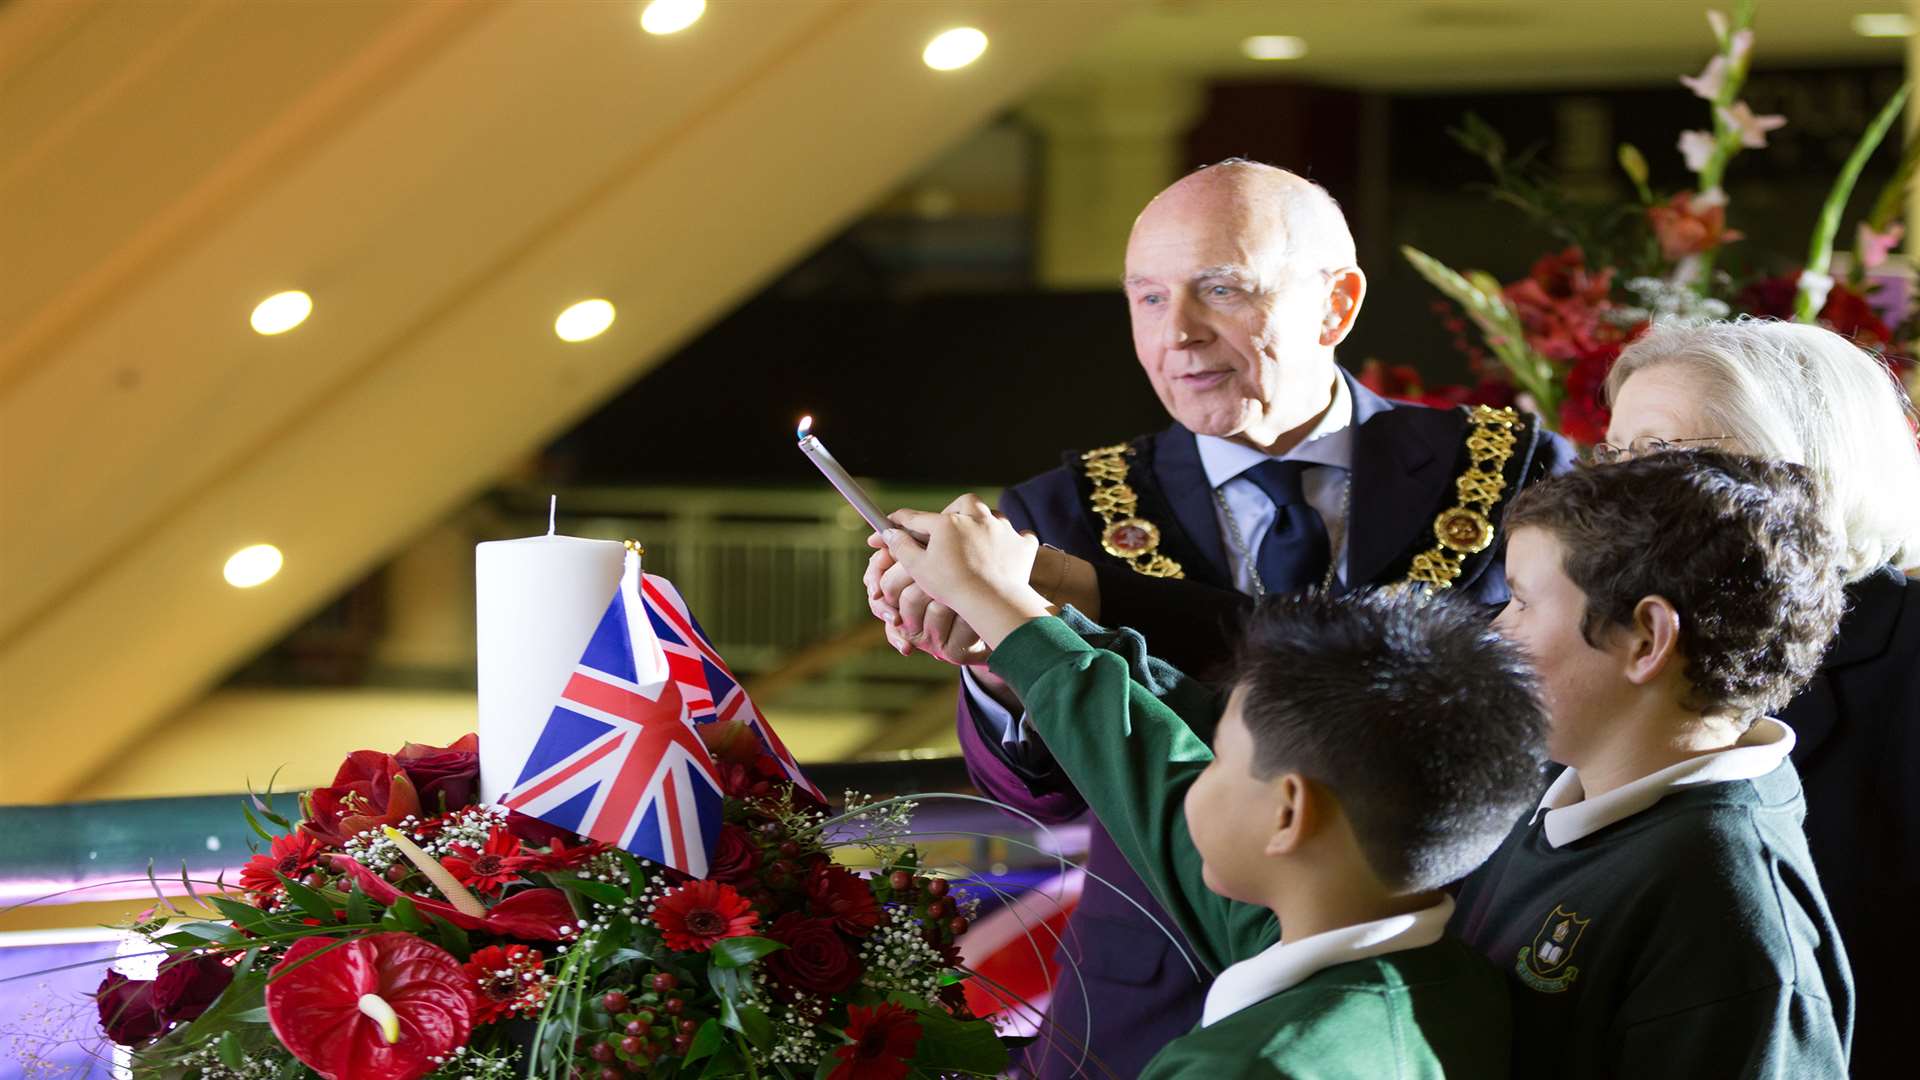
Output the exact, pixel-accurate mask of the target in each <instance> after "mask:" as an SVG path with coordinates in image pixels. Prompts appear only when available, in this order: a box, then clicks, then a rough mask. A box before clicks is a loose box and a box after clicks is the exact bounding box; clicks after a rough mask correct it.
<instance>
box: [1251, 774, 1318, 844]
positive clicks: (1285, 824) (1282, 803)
mask: <svg viewBox="0 0 1920 1080" xmlns="http://www.w3.org/2000/svg"><path fill="white" fill-rule="evenodd" d="M1269 790H1271V791H1272V792H1273V801H1274V811H1273V830H1272V831H1271V832H1270V833H1268V835H1267V847H1266V851H1265V852H1264V853H1263V854H1267V855H1290V854H1292V853H1293V852H1295V851H1297V850H1299V848H1300V845H1301V844H1303V843H1305V842H1306V840H1307V837H1308V836H1310V835H1312V832H1313V830H1314V829H1315V828H1317V827H1318V826H1319V818H1320V809H1321V808H1320V805H1319V803H1318V801H1317V799H1316V798H1315V795H1314V792H1313V785H1311V784H1309V783H1307V779H1306V777H1304V776H1301V775H1300V774H1299V773H1292V772H1290V773H1282V774H1280V775H1279V776H1276V777H1274V778H1273V780H1272V781H1271V782H1270V783H1269Z"/></svg>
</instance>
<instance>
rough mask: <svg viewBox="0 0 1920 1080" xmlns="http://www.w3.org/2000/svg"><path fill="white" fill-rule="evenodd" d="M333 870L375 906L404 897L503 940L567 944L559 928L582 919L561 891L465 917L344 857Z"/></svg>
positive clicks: (524, 896)
mask: <svg viewBox="0 0 1920 1080" xmlns="http://www.w3.org/2000/svg"><path fill="white" fill-rule="evenodd" d="M333 868H334V869H335V870H339V871H340V872H342V873H344V874H346V875H347V876H348V877H351V878H352V879H353V881H354V884H356V885H358V886H360V891H361V892H363V893H366V894H367V897H368V898H369V899H371V900H372V901H373V902H374V903H376V904H385V905H388V906H391V905H392V904H393V901H394V898H396V897H400V896H405V897H406V898H407V899H408V900H411V901H413V906H414V907H416V908H419V909H420V910H421V911H423V912H425V913H426V914H428V915H432V916H433V917H434V918H436V919H445V920H447V921H448V922H450V923H452V924H453V925H455V926H457V927H459V928H460V929H462V930H485V931H486V932H488V933H490V934H498V935H500V936H501V937H514V938H526V939H527V940H529V941H565V940H566V939H567V938H568V937H570V936H571V934H570V933H567V932H563V931H562V930H561V929H560V928H561V927H563V926H565V927H568V928H569V929H571V927H572V926H573V925H574V924H576V923H578V922H579V921H580V920H579V919H578V918H576V917H575V916H574V914H573V905H572V904H570V903H568V902H567V894H566V893H563V892H561V891H560V890H559V889H527V890H525V891H523V892H517V893H515V894H513V895H512V896H509V897H507V898H506V899H505V900H502V901H500V902H499V903H497V904H495V905H493V906H492V907H490V908H488V909H487V914H486V917H485V918H478V919H477V918H474V917H473V916H471V915H467V914H464V913H463V912H461V911H460V910H459V909H458V908H456V907H454V906H453V905H452V904H449V903H447V902H446V901H445V900H435V899H433V898H432V897H428V896H420V895H418V894H416V893H403V892H401V891H400V890H399V889H396V888H394V887H393V883H392V882H389V881H388V880H387V879H386V878H383V877H381V876H380V875H378V874H376V873H374V872H373V871H371V870H369V869H367V868H366V867H364V866H361V865H360V864H359V863H357V862H355V861H353V860H352V859H349V858H346V857H345V856H336V857H335V858H334V860H333Z"/></svg>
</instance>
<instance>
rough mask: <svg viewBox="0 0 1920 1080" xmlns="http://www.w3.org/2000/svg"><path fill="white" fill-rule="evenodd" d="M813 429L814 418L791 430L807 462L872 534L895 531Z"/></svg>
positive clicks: (920, 538) (923, 539) (921, 539)
mask: <svg viewBox="0 0 1920 1080" xmlns="http://www.w3.org/2000/svg"><path fill="white" fill-rule="evenodd" d="M812 429H813V417H811V416H803V417H801V418H800V426H799V428H797V429H795V431H794V436H795V437H796V438H798V439H799V440H800V452H801V453H803V454H805V455H807V459H808V460H809V461H812V462H813V464H814V467H815V468H818V469H819V470H820V473H821V475H823V476H825V477H826V478H827V482H828V483H830V484H832V485H833V486H834V487H835V488H836V489H838V490H839V492H840V495H841V497H842V498H844V499H846V500H847V503H848V505H850V506H852V507H853V509H854V511H855V512H857V513H858V514H859V515H860V516H861V517H863V518H865V519H867V525H868V526H870V527H871V528H872V529H873V531H874V532H886V531H887V530H888V529H892V528H897V527H898V526H896V525H894V523H893V522H892V521H890V520H889V519H888V518H887V514H886V511H884V510H882V509H880V504H879V503H876V502H874V501H873V497H872V496H870V495H868V494H867V492H866V490H865V489H864V488H862V487H861V486H860V485H859V484H857V483H855V482H854V479H853V477H851V476H848V475H847V470H845V469H843V468H841V467H840V463H839V462H837V461H835V460H833V455H832V454H830V453H828V452H827V447H826V444H824V443H822V442H821V441H820V440H819V439H817V438H815V437H814V435H813V431H812ZM907 535H908V536H911V537H913V538H914V539H915V540H918V541H919V542H920V543H922V544H924V543H926V542H927V538H926V537H925V536H924V535H922V534H920V533H917V532H915V531H913V530H912V529H908V530H907Z"/></svg>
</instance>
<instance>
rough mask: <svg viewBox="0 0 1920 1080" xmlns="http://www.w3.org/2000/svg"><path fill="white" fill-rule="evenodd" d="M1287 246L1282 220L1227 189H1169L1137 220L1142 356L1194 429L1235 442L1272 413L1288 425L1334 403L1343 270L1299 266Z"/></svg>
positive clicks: (1136, 317) (1137, 326)
mask: <svg viewBox="0 0 1920 1080" xmlns="http://www.w3.org/2000/svg"><path fill="white" fill-rule="evenodd" d="M1286 253H1287V245H1286V233H1285V229H1284V225H1283V223H1282V222H1280V221H1278V220H1277V219H1275V218H1274V217H1273V215H1272V214H1270V213H1267V214H1262V213H1259V212H1255V211H1253V210H1252V209H1251V208H1249V207H1247V206H1245V205H1244V204H1243V203H1242V201H1241V200H1238V199H1237V198H1234V197H1232V196H1229V195H1220V196H1218V197H1215V198H1211V199H1209V198H1200V197H1195V196H1191V195H1188V196H1186V197H1180V198H1174V197H1163V199H1162V200H1161V201H1159V202H1156V203H1155V204H1154V205H1152V206H1150V207H1148V208H1147V210H1146V212H1145V213H1143V214H1142V215H1141V217H1140V221H1139V223H1138V224H1137V225H1135V227H1134V232H1133V237H1132V240H1131V241H1130V242H1129V243H1128V245H1127V276H1126V291H1127V304H1128V308H1129V311H1130V312H1131V318H1132V322H1133V347H1134V352H1135V353H1136V354H1137V355H1138V356H1139V358H1140V364H1141V366H1142V367H1144V368H1145V369H1146V372H1147V379H1148V380H1149V381H1150V382H1152V384H1153V389H1154V392H1155V393H1156V394H1158V395H1159V396H1160V403H1161V404H1162V405H1164V406H1165V407H1166V410H1167V412H1168V413H1170V414H1172V416H1173V418H1174V419H1175V420H1178V421H1179V422H1180V423H1181V424H1183V425H1185V426H1186V427H1187V428H1188V429H1189V430H1191V431H1193V432H1195V433H1197V434H1201V435H1217V436H1220V437H1222V438H1231V437H1233V436H1236V435H1239V434H1241V433H1242V432H1244V431H1246V430H1247V429H1248V427H1249V426H1250V425H1253V424H1256V423H1259V422H1261V421H1262V420H1263V418H1265V419H1268V420H1274V421H1277V424H1276V425H1275V426H1276V427H1277V429H1278V430H1281V431H1285V430H1290V429H1291V428H1292V427H1294V426H1297V425H1298V424H1300V423H1304V422H1306V421H1307V420H1310V419H1312V418H1313V417H1314V416H1315V415H1317V414H1318V413H1319V412H1320V411H1321V410H1323V409H1325V408H1326V405H1327V395H1328V392H1329V390H1330V389H1331V387H1332V385H1333V379H1334V377H1335V372H1334V364H1333V356H1332V352H1331V349H1330V347H1331V346H1332V345H1333V344H1334V343H1335V341H1336V340H1337V337H1338V334H1331V335H1330V332H1329V331H1328V327H1327V319H1328V314H1329V310H1330V308H1331V305H1332V303H1333V300H1332V292H1333V285H1332V281H1333V279H1332V277H1331V276H1330V274H1329V272H1328V271H1330V270H1332V269H1335V268H1330V267H1320V266H1301V265H1296V264H1292V263H1289V261H1288V259H1287V257H1286ZM1343 332H1344V329H1343V330H1342V331H1341V333H1343ZM1274 414H1277V415H1274ZM1295 414H1298V415H1295Z"/></svg>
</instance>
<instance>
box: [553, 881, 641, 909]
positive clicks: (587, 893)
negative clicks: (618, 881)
mask: <svg viewBox="0 0 1920 1080" xmlns="http://www.w3.org/2000/svg"><path fill="white" fill-rule="evenodd" d="M550 880H551V881H552V882H553V883H554V884H555V885H557V886H559V887H560V888H562V889H565V890H567V891H568V892H576V893H579V894H580V895H581V896H584V897H586V898H587V899H589V900H597V901H599V902H600V903H602V904H613V905H615V906H618V905H620V904H624V903H626V902H627V890H625V889H623V888H621V887H620V886H618V885H615V884H613V883H612V882H610V881H594V880H592V879H591V878H577V877H576V878H552V879H550Z"/></svg>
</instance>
